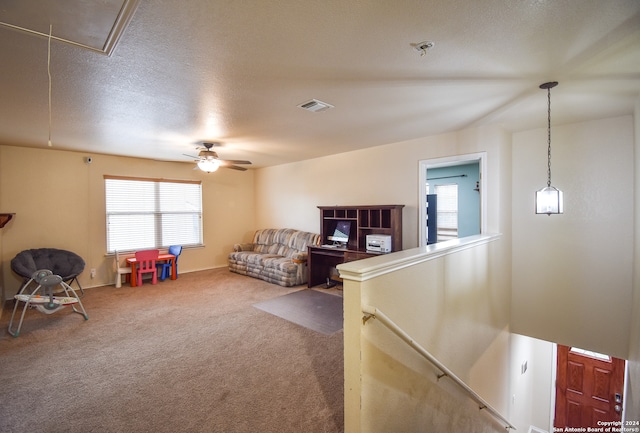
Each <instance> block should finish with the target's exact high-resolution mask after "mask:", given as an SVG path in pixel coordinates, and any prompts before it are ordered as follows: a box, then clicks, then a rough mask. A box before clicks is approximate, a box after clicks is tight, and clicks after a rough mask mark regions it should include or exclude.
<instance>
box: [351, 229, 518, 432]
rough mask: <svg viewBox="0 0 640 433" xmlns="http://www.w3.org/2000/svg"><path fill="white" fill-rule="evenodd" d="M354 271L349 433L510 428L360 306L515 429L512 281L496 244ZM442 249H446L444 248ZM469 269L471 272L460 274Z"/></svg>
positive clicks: (387, 259) (408, 256)
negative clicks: (395, 329)
mask: <svg viewBox="0 0 640 433" xmlns="http://www.w3.org/2000/svg"><path fill="white" fill-rule="evenodd" d="M433 248H434V247H433V246H430V247H426V248H425V247H423V248H414V249H411V250H405V251H402V252H400V253H395V254H391V255H389V256H381V257H376V258H373V259H368V260H363V261H361V262H351V263H346V264H344V265H341V266H340V267H339V268H340V270H341V272H342V275H343V276H344V278H345V285H344V298H345V299H344V301H345V311H344V316H345V431H349V432H357V431H363V432H381V433H382V432H391V431H393V432H416V431H434V432H435V431H438V432H439V431H442V432H453V431H464V432H499V431H504V426H505V424H501V422H500V421H497V420H495V419H493V418H492V417H491V416H490V415H489V414H488V413H487V412H486V411H484V412H481V411H479V410H478V409H479V405H478V404H476V402H474V400H472V399H471V398H470V397H469V396H468V395H467V394H465V393H464V392H462V390H461V389H460V388H458V386H457V385H455V384H454V382H452V381H451V380H450V379H448V378H442V379H440V380H438V379H437V375H438V374H439V373H441V371H440V370H438V369H436V368H434V367H432V365H431V364H430V363H428V362H427V361H425V360H424V359H423V358H422V357H421V356H419V355H418V354H417V353H416V352H415V351H414V350H413V349H411V348H410V347H409V346H408V345H407V344H406V343H405V342H403V341H402V340H401V339H400V338H399V337H398V336H396V335H394V334H393V333H392V332H390V331H389V330H388V329H387V328H385V327H384V325H383V324H382V323H381V321H380V320H378V319H369V320H368V321H367V322H366V323H363V320H362V317H363V313H362V310H361V305H368V306H372V307H375V308H377V309H379V310H380V311H381V312H382V313H384V314H385V315H387V316H389V318H390V319H391V320H392V321H393V322H395V323H396V324H397V325H398V326H399V327H400V328H402V329H403V330H404V332H406V333H407V334H408V335H409V336H410V338H411V339H412V340H413V341H415V342H417V343H418V344H419V345H420V346H422V347H424V348H425V349H426V350H427V351H428V352H430V353H431V354H432V355H433V356H435V358H437V359H438V361H439V362H441V363H442V364H443V365H444V366H445V367H447V368H448V369H450V370H451V371H452V372H453V373H454V374H455V375H456V376H458V377H459V378H460V379H462V380H463V381H464V382H465V383H466V384H467V385H468V386H470V387H471V388H472V389H473V390H474V391H475V392H476V393H477V394H478V395H480V396H481V397H482V398H483V399H484V400H485V401H486V402H488V403H489V405H491V406H492V407H494V408H495V409H496V410H497V411H499V412H500V413H501V414H502V415H503V416H504V417H506V418H507V419H508V420H509V421H513V420H511V419H510V415H509V410H510V409H509V395H510V383H509V382H510V375H509V331H508V329H509V325H508V322H509V302H510V298H509V291H510V287H509V281H508V278H504V275H503V273H502V271H501V267H502V263H501V258H500V257H501V256H502V252H501V249H503V248H507V249H508V248H509V246H508V245H506V244H504V243H503V242H502V240H501V239H500V238H499V237H498V238H495V239H494V240H490V241H488V242H486V243H481V244H478V245H473V244H471V245H465V246H464V247H463V248H460V249H458V250H445V251H437V250H436V251H435V254H431V253H430V250H431V249H433ZM443 248H444V244H443ZM461 269H464V270H465V272H460V270H461Z"/></svg>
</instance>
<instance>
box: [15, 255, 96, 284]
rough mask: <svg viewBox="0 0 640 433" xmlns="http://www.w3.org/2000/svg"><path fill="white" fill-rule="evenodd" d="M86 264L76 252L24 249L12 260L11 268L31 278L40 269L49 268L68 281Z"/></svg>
mask: <svg viewBox="0 0 640 433" xmlns="http://www.w3.org/2000/svg"><path fill="white" fill-rule="evenodd" d="M84 266H85V262H84V260H83V259H82V257H80V256H79V255H77V254H76V253H72V252H71V251H66V250H58V249H56V248H37V249H32V250H24V251H22V252H20V253H18V254H17V255H16V256H15V257H14V258H13V260H11V269H12V270H13V272H15V273H16V274H18V275H20V276H21V277H23V278H31V275H33V273H34V272H35V271H37V270H38V269H49V270H50V271H51V272H53V274H54V275H59V276H61V277H62V279H63V280H64V281H67V280H70V279H72V278H75V277H77V276H78V275H80V273H82V271H84Z"/></svg>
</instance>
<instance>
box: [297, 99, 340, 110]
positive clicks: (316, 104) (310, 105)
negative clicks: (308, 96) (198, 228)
mask: <svg viewBox="0 0 640 433" xmlns="http://www.w3.org/2000/svg"><path fill="white" fill-rule="evenodd" d="M298 107H300V108H302V109H305V110H307V111H311V112H313V113H317V112H319V111H325V110H328V109H330V108H334V107H333V105H331V104H327V103H326V102H322V101H318V100H317V99H312V100H310V101H307V102H303V103H302V104H300V105H298Z"/></svg>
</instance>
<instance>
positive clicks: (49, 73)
mask: <svg viewBox="0 0 640 433" xmlns="http://www.w3.org/2000/svg"><path fill="white" fill-rule="evenodd" d="M52 30H53V24H49V46H48V50H47V75H48V76H49V140H48V141H47V145H48V146H49V147H51V146H52V144H51V33H52Z"/></svg>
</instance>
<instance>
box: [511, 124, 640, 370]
mask: <svg viewBox="0 0 640 433" xmlns="http://www.w3.org/2000/svg"><path fill="white" fill-rule="evenodd" d="M546 133H547V131H546V128H545V129H536V130H531V131H525V132H521V133H516V134H514V136H513V167H514V172H513V270H512V273H513V294H512V300H513V304H512V317H511V325H512V331H513V332H516V333H520V334H523V335H528V336H532V337H536V338H540V339H543V340H548V341H553V342H557V343H561V344H566V345H569V346H577V347H582V348H584V349H591V350H594V351H597V352H601V353H607V354H610V355H613V356H616V357H619V358H627V356H628V354H629V337H630V336H629V330H630V329H631V322H630V320H631V305H632V303H631V301H632V271H633V237H632V236H630V235H629V234H630V233H633V228H634V227H633V208H634V206H633V202H634V197H633V172H634V164H633V120H632V116H624V117H618V118H613V119H603V120H596V121H591V122H584V123H578V124H571V125H558V126H554V127H553V129H552V170H553V171H552V185H554V186H556V187H557V188H559V189H561V190H563V192H564V197H565V211H564V214H562V215H551V216H547V215H535V213H534V192H535V191H536V190H537V189H539V188H541V187H543V186H545V185H546V181H547V179H546V178H547V170H546V168H547V152H546V142H547V140H546V138H547V136H546ZM516 168H517V169H516Z"/></svg>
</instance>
